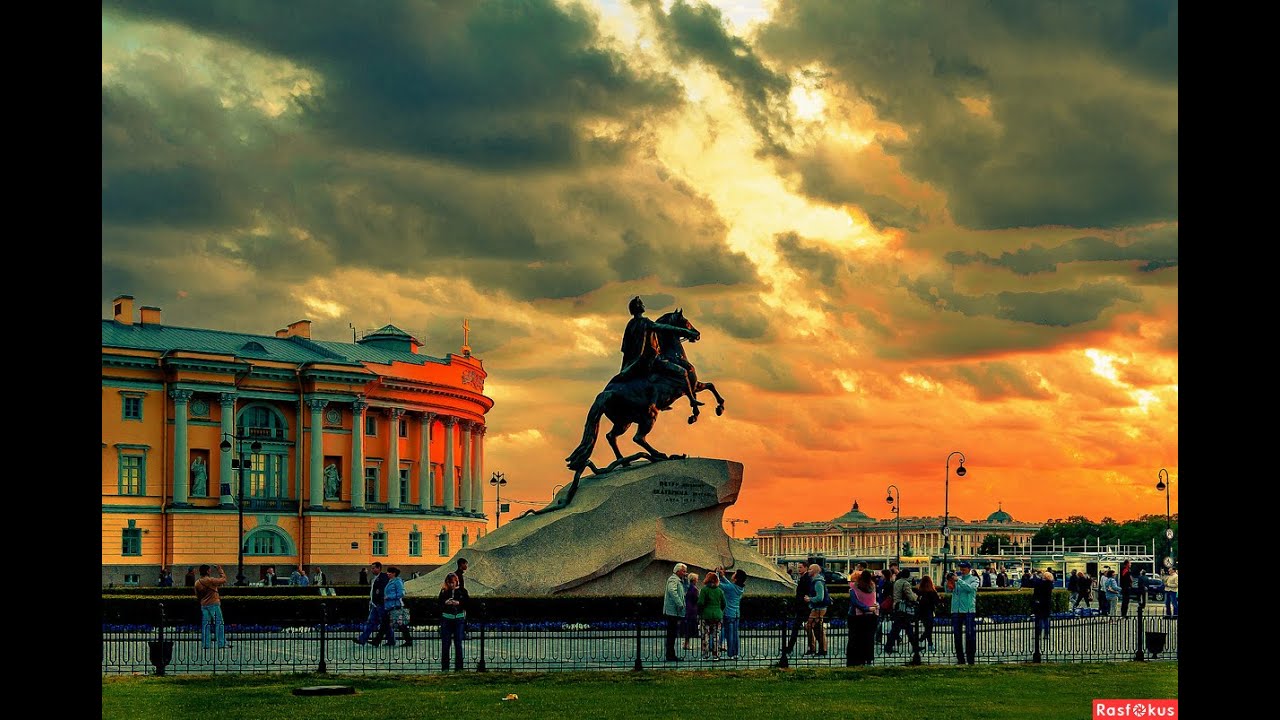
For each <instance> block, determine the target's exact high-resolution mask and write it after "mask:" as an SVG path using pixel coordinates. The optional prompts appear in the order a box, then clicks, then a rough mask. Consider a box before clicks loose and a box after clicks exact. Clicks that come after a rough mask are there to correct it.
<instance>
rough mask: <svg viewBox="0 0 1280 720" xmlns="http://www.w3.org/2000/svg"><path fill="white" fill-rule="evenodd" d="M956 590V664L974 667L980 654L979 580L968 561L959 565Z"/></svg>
mask: <svg viewBox="0 0 1280 720" xmlns="http://www.w3.org/2000/svg"><path fill="white" fill-rule="evenodd" d="M957 567H958V568H959V570H960V574H959V575H957V576H956V589H955V591H954V592H952V593H951V635H952V638H953V640H954V641H955V646H956V664H957V665H964V664H966V663H967V664H969V665H972V664H973V661H974V657H975V656H976V655H977V653H978V649H977V646H978V617H977V614H978V578H976V577H974V576H973V566H972V565H970V564H969V561H968V560H961V561H960V564H959V565H957Z"/></svg>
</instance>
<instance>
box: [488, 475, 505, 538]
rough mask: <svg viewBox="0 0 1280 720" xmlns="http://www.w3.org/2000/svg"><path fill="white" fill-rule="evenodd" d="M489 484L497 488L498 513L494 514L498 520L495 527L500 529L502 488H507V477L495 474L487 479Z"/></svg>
mask: <svg viewBox="0 0 1280 720" xmlns="http://www.w3.org/2000/svg"><path fill="white" fill-rule="evenodd" d="M489 484H490V485H492V486H494V487H496V488H498V512H497V513H495V515H496V517H497V518H498V524H497V526H496V527H502V488H504V487H506V486H507V476H506V475H504V474H503V473H500V472H496V473H494V474H493V476H492V477H490V478H489Z"/></svg>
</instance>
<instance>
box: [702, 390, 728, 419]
mask: <svg viewBox="0 0 1280 720" xmlns="http://www.w3.org/2000/svg"><path fill="white" fill-rule="evenodd" d="M703 390H710V391H711V394H712V395H715V396H716V414H717V415H723V414H724V398H722V397H720V393H718V392H716V386H715V383H709V382H700V383H698V392H702V391H703Z"/></svg>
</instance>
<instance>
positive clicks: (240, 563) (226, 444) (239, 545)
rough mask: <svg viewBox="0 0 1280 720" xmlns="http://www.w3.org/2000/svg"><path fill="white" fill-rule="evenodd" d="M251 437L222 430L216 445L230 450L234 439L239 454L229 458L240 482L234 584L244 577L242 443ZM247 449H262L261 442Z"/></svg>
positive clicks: (242, 583)
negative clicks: (220, 441) (218, 442)
mask: <svg viewBox="0 0 1280 720" xmlns="http://www.w3.org/2000/svg"><path fill="white" fill-rule="evenodd" d="M252 431H253V429H250V432H252ZM253 438H254V435H248V434H246V435H232V434H231V433H225V432H224V433H222V444H220V445H219V446H218V447H219V448H221V449H222V452H231V441H232V440H235V441H236V450H237V451H238V452H237V454H238V455H239V456H240V457H239V459H237V458H232V459H231V463H232V466H233V467H235V468H237V472H238V473H239V475H238V476H237V477H238V480H239V483H240V489H239V490H238V491H236V516H237V523H236V527H237V528H238V529H239V534H238V535H237V536H236V550H237V559H236V585H244V584H245V578H244V466H245V456H244V443H245V441H247V440H253ZM249 450H250V452H255V453H256V452H258V451H260V450H262V443H260V442H258V441H257V440H253V444H251V445H250V446H249ZM228 479H229V478H228ZM228 484H230V483H228Z"/></svg>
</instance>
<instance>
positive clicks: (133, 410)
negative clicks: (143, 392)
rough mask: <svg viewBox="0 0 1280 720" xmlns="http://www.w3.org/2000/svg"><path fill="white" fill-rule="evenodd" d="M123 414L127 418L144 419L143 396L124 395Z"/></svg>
mask: <svg viewBox="0 0 1280 720" xmlns="http://www.w3.org/2000/svg"><path fill="white" fill-rule="evenodd" d="M123 408H124V409H123V414H122V416H123V417H124V419H125V420H141V419H142V398H140V397H137V396H129V395H126V396H124V403H123Z"/></svg>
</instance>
